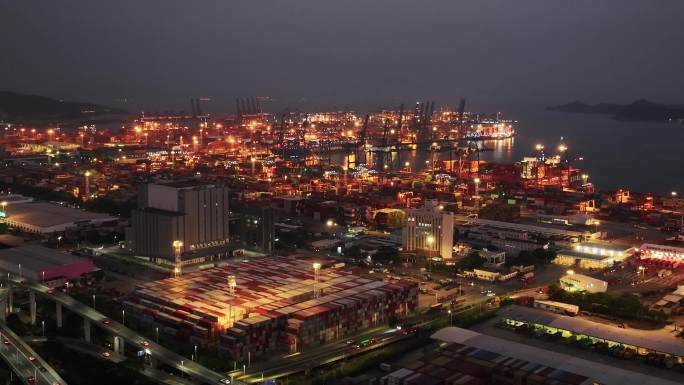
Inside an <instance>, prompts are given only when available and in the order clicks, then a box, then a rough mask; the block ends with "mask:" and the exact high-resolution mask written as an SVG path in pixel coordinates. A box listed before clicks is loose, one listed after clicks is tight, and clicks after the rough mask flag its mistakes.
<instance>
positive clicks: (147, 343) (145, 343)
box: [140, 341, 150, 347]
mask: <svg viewBox="0 0 684 385" xmlns="http://www.w3.org/2000/svg"><path fill="white" fill-rule="evenodd" d="M140 344H141V345H142V346H144V347H148V346H150V343H149V342H147V341H143V342H141V343H140Z"/></svg>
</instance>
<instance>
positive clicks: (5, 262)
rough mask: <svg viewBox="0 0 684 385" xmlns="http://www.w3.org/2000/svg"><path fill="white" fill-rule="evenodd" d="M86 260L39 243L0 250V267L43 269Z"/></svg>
mask: <svg viewBox="0 0 684 385" xmlns="http://www.w3.org/2000/svg"><path fill="white" fill-rule="evenodd" d="M84 261H88V260H87V259H84V258H79V257H76V256H74V255H71V254H67V253H62V252H60V251H57V250H55V249H49V248H47V247H43V246H39V245H28V246H20V247H13V248H10V249H1V250H0V268H1V267H4V266H9V265H11V266H12V268H14V266H18V265H19V264H21V266H22V268H24V269H27V270H30V271H34V272H35V271H44V270H49V269H52V268H55V267H62V266H69V265H73V264H76V263H82V262H84Z"/></svg>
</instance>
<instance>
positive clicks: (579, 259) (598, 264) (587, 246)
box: [553, 242, 634, 269]
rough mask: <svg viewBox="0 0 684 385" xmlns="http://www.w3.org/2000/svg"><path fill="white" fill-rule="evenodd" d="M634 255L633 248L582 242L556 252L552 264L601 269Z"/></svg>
mask: <svg viewBox="0 0 684 385" xmlns="http://www.w3.org/2000/svg"><path fill="white" fill-rule="evenodd" d="M632 254H634V248H632V247H628V246H621V245H615V244H603V243H591V242H583V243H578V244H576V245H574V246H573V247H572V248H569V249H563V250H560V251H558V254H557V255H556V258H555V259H554V260H553V262H554V263H556V264H559V265H565V266H579V267H581V268H583V269H603V268H606V267H610V266H613V264H614V263H616V262H622V261H624V260H625V259H626V258H628V257H629V256H631V255H632Z"/></svg>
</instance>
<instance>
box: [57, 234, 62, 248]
mask: <svg viewBox="0 0 684 385" xmlns="http://www.w3.org/2000/svg"><path fill="white" fill-rule="evenodd" d="M61 240H62V236H61V235H60V236H58V237H57V248H58V249H59V241H61Z"/></svg>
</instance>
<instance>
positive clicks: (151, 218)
mask: <svg viewBox="0 0 684 385" xmlns="http://www.w3.org/2000/svg"><path fill="white" fill-rule="evenodd" d="M228 194H229V190H228V188H227V187H221V186H215V185H213V184H208V183H200V182H196V181H192V180H190V181H180V182H171V183H164V184H147V185H142V186H141V187H140V192H139V194H138V208H137V209H135V210H133V212H132V213H131V227H130V228H128V229H126V248H127V250H128V251H129V252H130V253H132V254H135V255H139V256H145V257H148V258H150V259H151V260H156V261H158V262H162V263H163V262H167V263H170V261H172V260H174V259H175V255H176V253H180V258H181V259H182V263H183V264H186V263H193V262H203V261H205V260H206V259H212V258H213V257H222V256H225V255H226V254H227V251H228V233H229V211H228V206H229V195H228ZM174 242H175V243H176V245H179V248H178V250H177V249H176V247H174Z"/></svg>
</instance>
